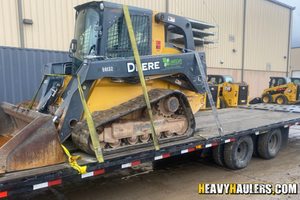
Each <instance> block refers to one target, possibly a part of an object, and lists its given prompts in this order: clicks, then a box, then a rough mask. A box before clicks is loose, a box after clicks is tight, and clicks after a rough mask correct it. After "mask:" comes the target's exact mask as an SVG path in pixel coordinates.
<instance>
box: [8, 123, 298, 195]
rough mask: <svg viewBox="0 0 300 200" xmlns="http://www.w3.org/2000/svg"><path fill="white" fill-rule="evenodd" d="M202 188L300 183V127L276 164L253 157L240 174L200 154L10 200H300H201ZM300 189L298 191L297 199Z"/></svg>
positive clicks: (64, 185)
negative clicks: (217, 185)
mask: <svg viewBox="0 0 300 200" xmlns="http://www.w3.org/2000/svg"><path fill="white" fill-rule="evenodd" d="M199 183H270V184H275V183H298V184H299V183H300V126H293V127H291V128H290V136H289V142H288V146H287V147H285V148H282V149H281V150H280V152H279V154H278V155H277V157H276V158H274V159H271V160H264V159H262V158H257V157H252V160H251V161H250V163H249V165H248V166H247V167H246V168H244V169H241V170H231V169H228V168H224V167H220V166H218V165H216V164H215V163H214V162H213V161H212V160H210V159H203V158H201V157H199V155H197V153H192V154H187V155H181V156H177V157H175V158H169V159H164V160H162V161H159V162H155V167H153V166H152V163H146V164H142V165H138V166H135V167H133V168H129V169H124V170H117V171H114V172H110V173H105V174H103V175H99V176H98V177H92V178H87V179H83V180H82V181H79V182H70V183H66V184H62V185H57V186H53V187H50V188H46V189H42V190H38V191H34V192H27V193H23V194H20V195H18V196H15V197H13V198H11V199H31V200H37V199H43V200H48V199H51V200H96V199H97V200H98V199H105V200H108V199H122V200H138V199H139V200H140V199H146V200H148V199H149V200H157V199H159V200H168V199H172V200H182V199H189V200H198V199H208V198H209V199H249V198H254V199H300V195H299V194H298V195H199V194H198V184H199ZM299 190H300V188H299V187H298V193H299V192H300V191H299Z"/></svg>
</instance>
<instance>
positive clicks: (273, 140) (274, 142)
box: [268, 134, 278, 152]
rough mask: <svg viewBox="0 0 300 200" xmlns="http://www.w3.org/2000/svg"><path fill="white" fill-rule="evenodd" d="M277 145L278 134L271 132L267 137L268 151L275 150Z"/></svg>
mask: <svg viewBox="0 0 300 200" xmlns="http://www.w3.org/2000/svg"><path fill="white" fill-rule="evenodd" d="M277 145H278V136H277V135H276V134H272V136H271V137H270V139H269V145H268V149H269V152H273V151H275V150H276V148H277Z"/></svg>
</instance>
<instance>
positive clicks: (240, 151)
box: [236, 142, 248, 161]
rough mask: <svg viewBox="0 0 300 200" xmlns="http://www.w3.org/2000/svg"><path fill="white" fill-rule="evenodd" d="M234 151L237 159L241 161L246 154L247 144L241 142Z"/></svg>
mask: <svg viewBox="0 0 300 200" xmlns="http://www.w3.org/2000/svg"><path fill="white" fill-rule="evenodd" d="M236 151H237V154H236V155H237V159H238V160H241V161H242V160H244V159H245V158H246V156H247V154H248V144H247V143H246V142H241V143H240V144H239V146H238V148H237V149H236Z"/></svg>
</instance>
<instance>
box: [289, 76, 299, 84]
mask: <svg viewBox="0 0 300 200" xmlns="http://www.w3.org/2000/svg"><path fill="white" fill-rule="evenodd" d="M291 81H292V82H293V83H294V84H296V85H297V84H299V83H300V78H297V77H291Z"/></svg>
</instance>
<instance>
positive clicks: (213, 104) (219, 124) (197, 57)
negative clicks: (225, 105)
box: [194, 51, 224, 140]
mask: <svg viewBox="0 0 300 200" xmlns="http://www.w3.org/2000/svg"><path fill="white" fill-rule="evenodd" d="M194 54H195V58H196V61H197V64H198V67H199V71H200V73H201V79H202V81H203V83H204V87H205V90H206V94H207V96H208V100H209V103H210V105H211V109H212V111H213V114H214V117H215V122H216V124H217V126H218V131H219V134H220V136H221V140H223V137H224V131H223V128H222V125H221V122H220V120H219V117H218V113H217V110H216V107H215V102H214V100H213V98H212V95H211V92H210V89H209V86H208V83H207V81H206V75H205V72H204V69H203V65H202V62H201V60H200V56H199V53H198V52H196V51H194Z"/></svg>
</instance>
